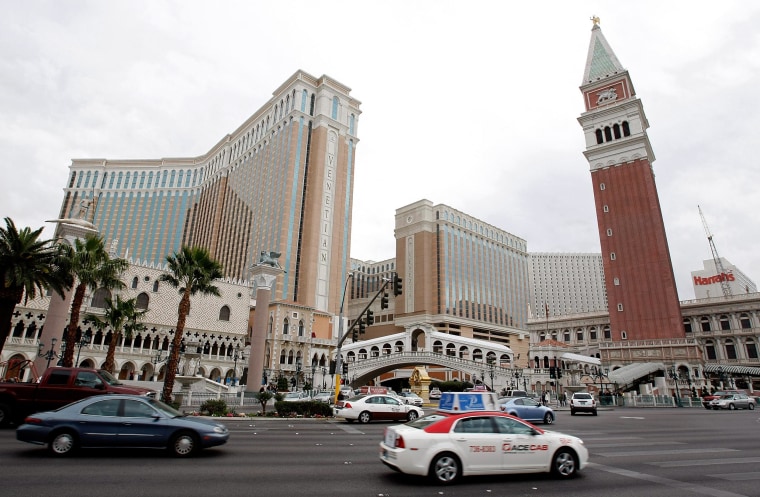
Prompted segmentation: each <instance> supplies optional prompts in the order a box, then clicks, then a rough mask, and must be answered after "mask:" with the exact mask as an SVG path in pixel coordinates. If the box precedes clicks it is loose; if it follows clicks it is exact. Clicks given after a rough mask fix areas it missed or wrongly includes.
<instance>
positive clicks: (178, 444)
mask: <svg viewBox="0 0 760 497" xmlns="http://www.w3.org/2000/svg"><path fill="white" fill-rule="evenodd" d="M197 449H198V437H196V436H195V435H193V434H192V433H190V432H182V433H178V434H177V435H175V436H174V438H172V441H171V444H170V445H169V451H170V452H171V453H172V454H174V455H175V456H177V457H188V456H191V455H193V453H194V452H195V451H196V450H197Z"/></svg>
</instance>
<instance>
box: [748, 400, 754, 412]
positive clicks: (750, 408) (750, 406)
mask: <svg viewBox="0 0 760 497" xmlns="http://www.w3.org/2000/svg"><path fill="white" fill-rule="evenodd" d="M754 409H755V404H753V403H752V402H750V403H749V410H750V411H753V410H754Z"/></svg>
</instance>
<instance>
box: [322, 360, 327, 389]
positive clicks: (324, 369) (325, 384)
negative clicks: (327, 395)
mask: <svg viewBox="0 0 760 497" xmlns="http://www.w3.org/2000/svg"><path fill="white" fill-rule="evenodd" d="M326 374H327V368H326V367H324V366H322V390H326V389H327V382H326V381H325V375H326Z"/></svg>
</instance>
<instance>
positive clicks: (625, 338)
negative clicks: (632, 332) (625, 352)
mask: <svg viewBox="0 0 760 497" xmlns="http://www.w3.org/2000/svg"><path fill="white" fill-rule="evenodd" d="M620 339H621V340H627V339H628V333H626V332H625V331H621V332H620Z"/></svg>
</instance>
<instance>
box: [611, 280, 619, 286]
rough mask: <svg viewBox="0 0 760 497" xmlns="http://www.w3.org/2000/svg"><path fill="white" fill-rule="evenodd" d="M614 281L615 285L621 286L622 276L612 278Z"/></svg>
mask: <svg viewBox="0 0 760 497" xmlns="http://www.w3.org/2000/svg"><path fill="white" fill-rule="evenodd" d="M612 282H613V284H614V285H615V286H620V278H615V279H613V280H612Z"/></svg>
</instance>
